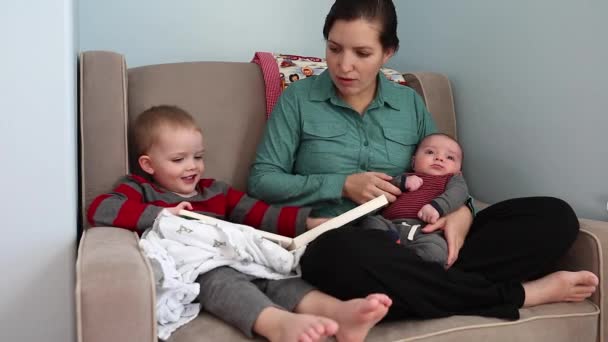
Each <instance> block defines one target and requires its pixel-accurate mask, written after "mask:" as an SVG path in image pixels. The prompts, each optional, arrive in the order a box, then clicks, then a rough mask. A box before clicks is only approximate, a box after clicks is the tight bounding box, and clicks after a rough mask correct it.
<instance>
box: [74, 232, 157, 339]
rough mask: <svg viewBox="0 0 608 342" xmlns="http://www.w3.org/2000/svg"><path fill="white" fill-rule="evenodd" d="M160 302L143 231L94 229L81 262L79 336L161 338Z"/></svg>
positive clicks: (82, 246)
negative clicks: (143, 249) (157, 314)
mask: <svg viewBox="0 0 608 342" xmlns="http://www.w3.org/2000/svg"><path fill="white" fill-rule="evenodd" d="M154 307H155V290H154V279H153V276H152V271H151V268H150V265H149V264H148V262H147V261H146V259H145V258H144V256H143V255H142V254H141V252H140V249H139V247H138V237H137V235H136V234H135V233H133V232H130V231H127V230H124V229H119V228H110V227H98V228H92V229H88V230H87V231H86V232H85V234H84V235H83V236H82V239H81V240H80V246H79V249H78V260H77V262H76V314H77V323H76V324H77V328H78V341H79V342H97V341H99V342H102V341H103V342H107V341H112V342H119V341H124V342H132V341H150V342H154V341H157V339H156V319H155V313H154V312H155V311H154Z"/></svg>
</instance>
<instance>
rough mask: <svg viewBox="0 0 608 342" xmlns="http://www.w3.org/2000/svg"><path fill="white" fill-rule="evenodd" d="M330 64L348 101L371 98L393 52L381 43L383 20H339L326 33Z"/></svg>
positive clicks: (331, 71)
mask: <svg viewBox="0 0 608 342" xmlns="http://www.w3.org/2000/svg"><path fill="white" fill-rule="evenodd" d="M325 54H326V59H327V67H328V69H329V74H330V75H331V79H332V80H333V82H334V85H335V86H336V89H337V90H338V94H339V95H340V96H341V97H342V98H343V99H344V100H346V101H347V102H348V100H352V99H364V100H369V101H371V99H372V98H373V96H374V94H375V92H376V80H377V79H376V77H377V75H378V71H379V70H380V67H382V65H383V64H384V63H386V61H388V59H389V58H390V57H391V56H392V55H393V51H392V50H384V49H383V47H382V44H381V43H380V24H379V23H377V22H370V21H368V20H365V19H357V20H352V21H345V20H336V22H335V23H334V25H333V26H332V28H331V30H330V31H329V34H328V36H327V46H326V50H325Z"/></svg>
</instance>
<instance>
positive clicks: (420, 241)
mask: <svg viewBox="0 0 608 342" xmlns="http://www.w3.org/2000/svg"><path fill="white" fill-rule="evenodd" d="M415 225H420V226H419V227H418V228H417V229H416V231H415V232H413V233H412V229H413V228H414V226H415ZM424 225H425V223H424V222H423V221H420V220H415V219H404V220H396V221H389V220H387V219H385V218H383V217H382V216H368V217H366V218H365V219H363V220H361V221H360V222H358V223H357V224H356V226H357V227H358V228H360V229H379V230H385V231H386V232H387V236H389V238H394V239H395V241H400V244H401V245H403V246H404V247H405V248H408V249H411V250H413V251H414V253H416V254H417V255H418V256H419V257H420V258H422V259H423V260H426V261H430V262H436V263H439V264H440V265H445V264H446V262H447V260H448V244H447V242H446V241H445V238H444V237H443V233H442V232H433V233H423V232H422V231H421V229H422V228H423V227H424Z"/></svg>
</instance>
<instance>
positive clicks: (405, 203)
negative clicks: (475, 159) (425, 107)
mask: <svg viewBox="0 0 608 342" xmlns="http://www.w3.org/2000/svg"><path fill="white" fill-rule="evenodd" d="M461 166H462V149H461V147H460V145H459V144H458V142H457V141H456V140H454V139H453V138H451V137H450V136H448V135H445V134H440V133H436V134H431V135H428V136H426V137H425V138H424V139H422V141H421V142H420V144H419V145H418V147H417V148H416V151H415V152H414V156H413V157H412V169H413V171H414V172H413V173H405V174H403V175H401V176H399V177H395V178H394V179H393V180H392V183H393V184H394V185H396V186H398V187H399V188H400V189H401V191H402V194H401V195H400V196H399V197H398V198H397V200H396V201H395V202H393V203H392V204H391V205H390V206H388V207H387V208H386V209H385V210H384V211H383V212H382V213H381V214H382V216H383V217H384V218H385V219H388V220H390V221H391V222H392V223H393V227H392V228H393V229H391V231H393V232H395V233H397V235H398V236H397V240H398V241H399V242H400V243H401V244H402V245H404V246H405V247H407V248H412V249H413V250H414V252H415V253H416V254H418V255H419V256H420V257H421V258H423V259H425V260H429V261H433V262H438V263H441V264H442V265H445V263H446V261H447V256H448V249H447V243H446V241H445V239H444V238H443V236H442V234H441V233H440V232H437V233H428V234H425V233H422V232H421V231H420V229H421V228H422V227H423V226H424V225H425V224H426V223H435V222H436V221H437V220H438V219H439V218H440V217H442V216H445V215H447V214H449V213H451V212H453V211H454V210H456V209H458V208H460V207H461V206H462V205H464V204H465V203H466V201H467V199H468V198H469V193H468V189H467V185H466V182H465V180H464V178H463V177H462V174H461V172H460V170H461Z"/></svg>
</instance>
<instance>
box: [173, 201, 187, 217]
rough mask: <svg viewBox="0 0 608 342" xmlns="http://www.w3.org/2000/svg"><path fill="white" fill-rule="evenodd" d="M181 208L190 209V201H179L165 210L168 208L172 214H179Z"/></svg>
mask: <svg viewBox="0 0 608 342" xmlns="http://www.w3.org/2000/svg"><path fill="white" fill-rule="evenodd" d="M182 209H187V210H192V204H190V202H185V201H184V202H180V203H179V204H178V205H176V206H175V207H173V208H167V210H169V212H170V213H171V214H173V215H179V211H180V210H182Z"/></svg>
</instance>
